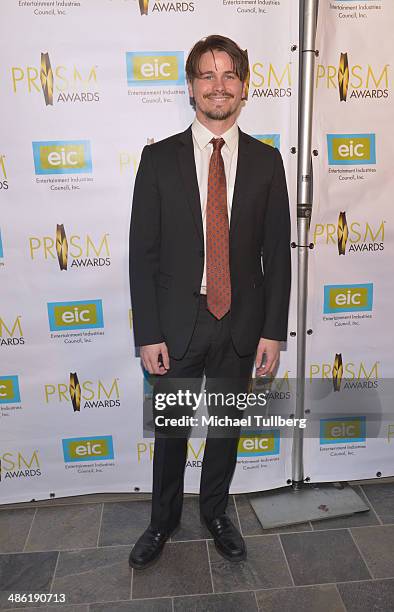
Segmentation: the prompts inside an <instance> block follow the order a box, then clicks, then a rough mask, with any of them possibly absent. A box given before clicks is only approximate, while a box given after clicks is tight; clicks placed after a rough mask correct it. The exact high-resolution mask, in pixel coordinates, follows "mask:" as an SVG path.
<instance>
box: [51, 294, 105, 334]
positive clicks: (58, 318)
mask: <svg viewBox="0 0 394 612" xmlns="http://www.w3.org/2000/svg"><path fill="white" fill-rule="evenodd" d="M47 307H48V319H49V329H50V330H51V331H62V330H63V329H93V328H97V327H104V316H103V304H102V300H89V301H80V302H48V304H47Z"/></svg>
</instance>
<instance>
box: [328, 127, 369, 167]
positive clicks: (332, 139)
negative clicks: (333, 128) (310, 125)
mask: <svg viewBox="0 0 394 612" xmlns="http://www.w3.org/2000/svg"><path fill="white" fill-rule="evenodd" d="M327 148H328V163H329V165H331V166H332V165H334V166H354V165H367V164H376V139H375V134H327Z"/></svg>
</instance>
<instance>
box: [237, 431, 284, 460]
mask: <svg viewBox="0 0 394 612" xmlns="http://www.w3.org/2000/svg"><path fill="white" fill-rule="evenodd" d="M279 447H280V436H279V429H272V430H270V431H264V432H263V433H262V432H261V431H255V432H253V431H252V432H247V433H246V432H245V433H243V434H242V435H241V437H240V439H239V442H238V457H257V456H260V455H278V454H279Z"/></svg>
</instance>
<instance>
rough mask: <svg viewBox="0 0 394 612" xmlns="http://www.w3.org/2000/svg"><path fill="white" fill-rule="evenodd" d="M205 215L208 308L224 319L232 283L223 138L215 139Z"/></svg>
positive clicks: (213, 139)
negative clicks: (222, 151) (222, 149)
mask: <svg viewBox="0 0 394 612" xmlns="http://www.w3.org/2000/svg"><path fill="white" fill-rule="evenodd" d="M210 142H211V143H212V144H213V151H212V155H211V159H210V161H209V173H208V197H207V212H206V243H207V245H206V248H207V306H208V310H209V311H210V312H211V313H212V314H213V315H214V316H215V317H216V318H217V319H221V318H222V317H224V315H225V314H226V313H227V312H228V311H229V310H230V303H231V283H230V259H229V223H228V214H227V189H226V175H225V172H224V162H223V158H222V153H221V148H222V146H223V145H224V140H223V138H212V140H211V141H210Z"/></svg>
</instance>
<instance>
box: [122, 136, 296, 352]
mask: <svg viewBox="0 0 394 612" xmlns="http://www.w3.org/2000/svg"><path fill="white" fill-rule="evenodd" d="M261 253H262V257H261ZM261 260H262V262H263V270H262V266H261ZM203 265H204V239H203V226H202V218H201V205H200V195H199V189H198V183H197V176H196V169H195V161H194V150H193V139H192V132H191V128H190V127H189V128H188V129H187V130H186V131H185V132H182V133H181V134H176V135H174V136H171V137H170V138H167V139H165V140H162V141H160V142H157V143H155V144H152V145H149V146H146V147H144V150H143V152H142V156H141V162H140V166H139V169H138V173H137V177H136V181H135V187H134V197H133V209H132V217H131V228H130V284H131V299H132V307H133V326H134V336H135V343H136V346H143V345H145V344H155V343H158V342H162V341H165V342H166V344H167V346H168V350H169V353H170V355H171V356H172V357H174V358H176V359H179V358H181V357H182V356H183V355H184V354H185V352H186V350H187V347H188V344H189V342H190V339H191V336H192V333H193V329H194V326H195V322H196V318H197V313H198V306H199V294H200V286H201V279H202V274H203ZM230 273H231V294H232V295H231V311H230V316H231V334H232V340H233V343H234V346H235V348H236V350H237V352H238V353H239V354H240V355H248V354H251V353H253V352H254V351H255V350H256V346H257V343H258V340H259V338H260V337H264V338H271V339H275V340H286V337H287V317H288V305H289V293H290V217H289V205H288V196H287V188H286V179H285V173H284V169H283V163H282V158H281V155H280V153H279V151H278V150H276V149H274V148H272V147H270V146H268V145H265V144H263V143H261V142H259V141H258V140H257V139H255V138H252V137H251V136H248V135H247V134H245V133H244V132H242V131H241V130H239V146H238V164H237V172H236V180H235V187H234V195H233V201H232V211H231V222H230Z"/></svg>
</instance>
